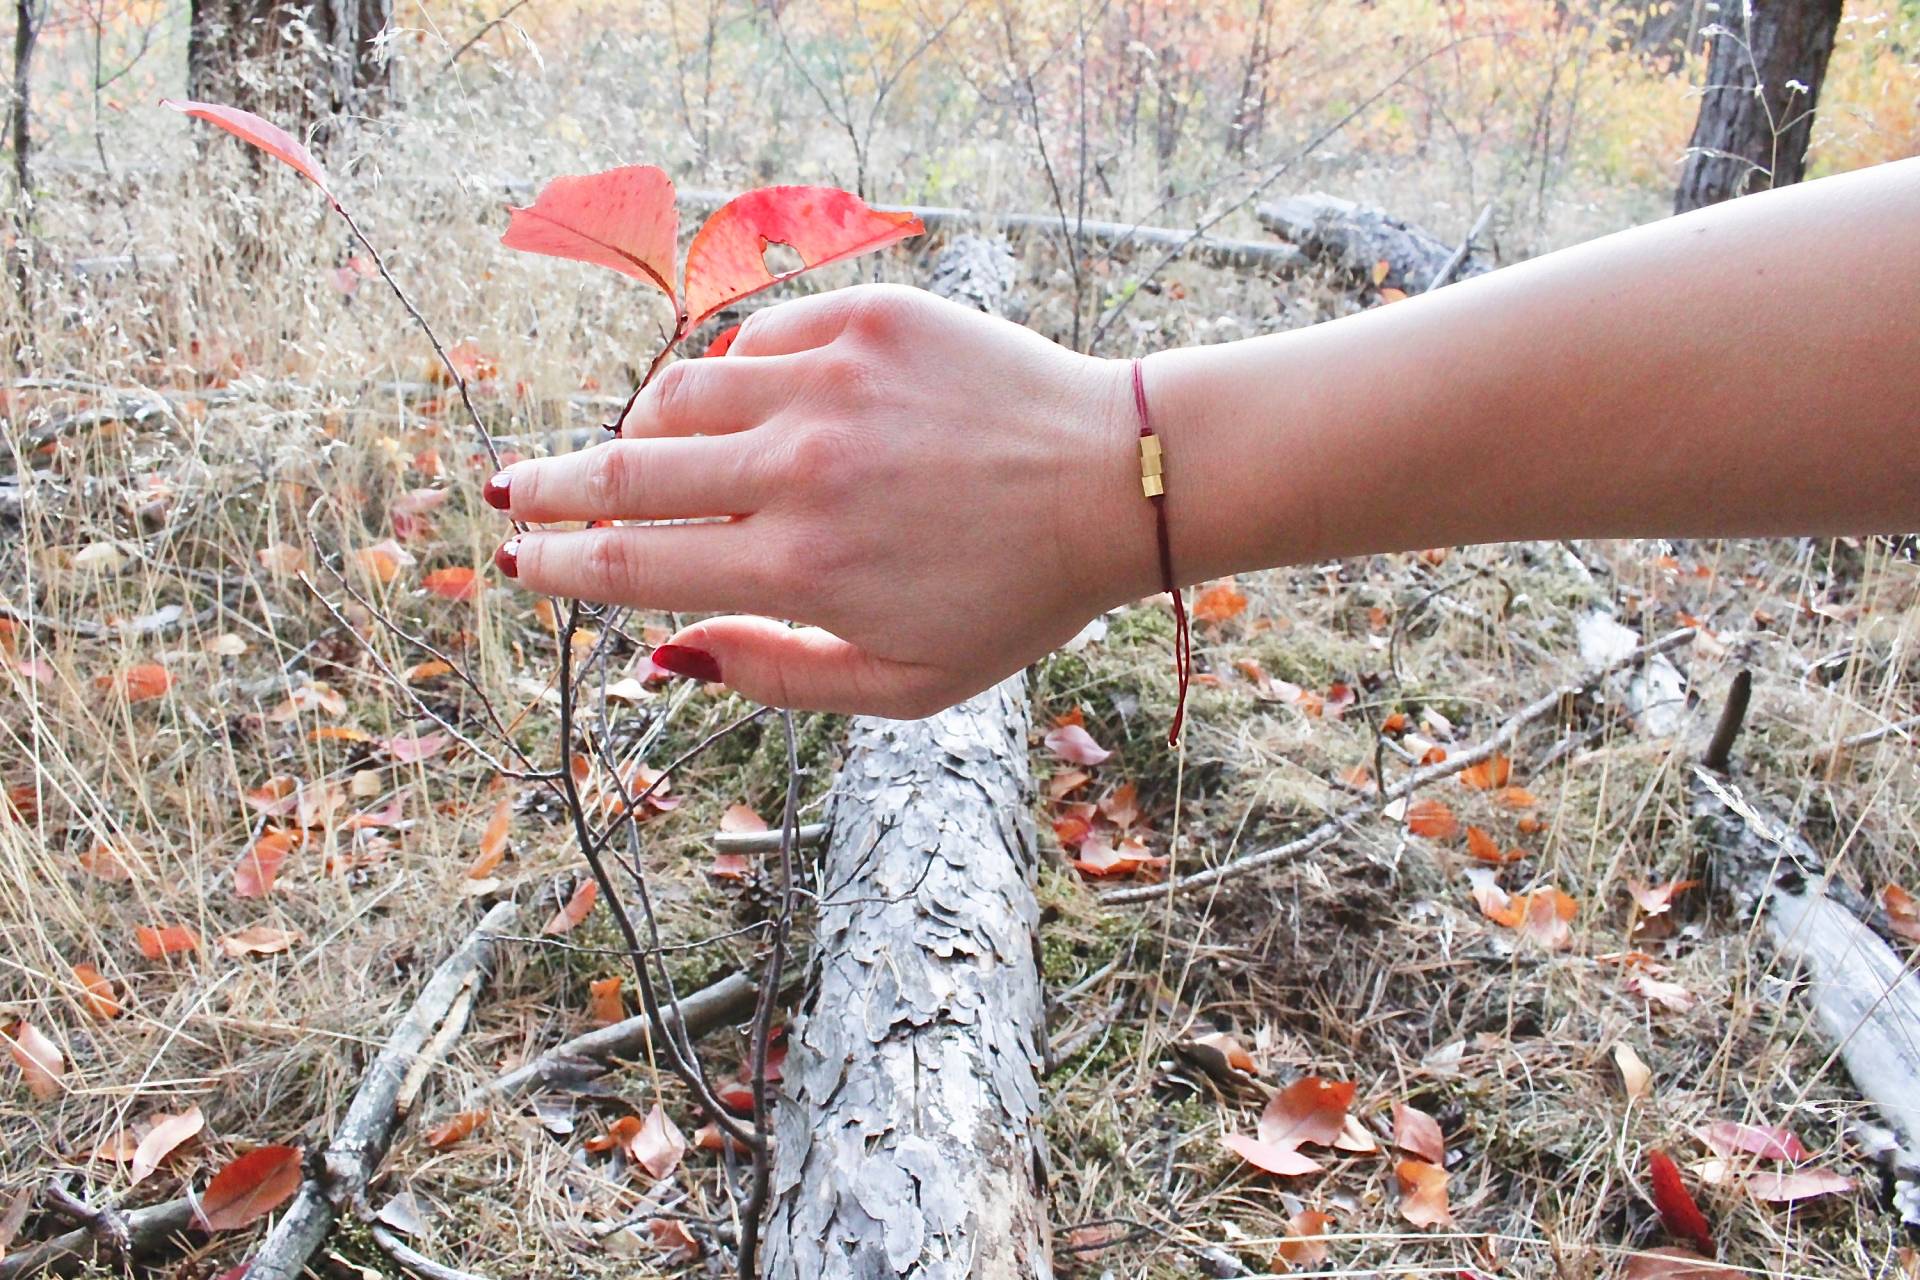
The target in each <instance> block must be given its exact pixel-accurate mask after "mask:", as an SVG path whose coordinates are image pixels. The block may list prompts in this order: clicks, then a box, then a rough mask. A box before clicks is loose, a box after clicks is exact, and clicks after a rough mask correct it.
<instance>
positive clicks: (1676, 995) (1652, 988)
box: [1626, 971, 1696, 1013]
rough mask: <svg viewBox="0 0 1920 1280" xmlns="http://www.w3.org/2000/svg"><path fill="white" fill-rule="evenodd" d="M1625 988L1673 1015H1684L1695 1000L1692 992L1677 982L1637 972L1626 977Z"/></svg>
mask: <svg viewBox="0 0 1920 1280" xmlns="http://www.w3.org/2000/svg"><path fill="white" fill-rule="evenodd" d="M1626 988H1627V990H1629V991H1631V992H1633V993H1634V994H1635V995H1637V996H1639V997H1641V998H1642V999H1644V1000H1645V1001H1646V1002H1647V1003H1648V1004H1657V1005H1659V1006H1660V1007H1661V1008H1663V1009H1667V1010H1669V1011H1671V1012H1673V1013H1685V1012H1686V1011H1687V1010H1689V1009H1691V1008H1693V1004H1694V1000H1695V999H1696V997H1695V996H1694V994H1693V992H1691V991H1689V990H1687V989H1686V988H1685V987H1683V986H1681V985H1680V984H1679V983H1677V982H1666V981H1663V980H1662V979H1659V978H1656V977H1654V976H1653V975H1652V974H1650V973H1641V972H1638V971H1636V972H1633V973H1629V974H1628V975H1627V976H1626Z"/></svg>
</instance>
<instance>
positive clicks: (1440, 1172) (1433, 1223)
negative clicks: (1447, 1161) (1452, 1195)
mask: <svg viewBox="0 0 1920 1280" xmlns="http://www.w3.org/2000/svg"><path fill="white" fill-rule="evenodd" d="M1393 1176H1394V1179H1395V1181H1397V1182H1398V1183H1399V1184H1400V1216H1401V1217H1403V1218H1405V1219H1406V1220H1407V1221H1408V1222H1411V1223H1412V1224H1413V1225H1414V1226H1416V1227H1451V1226H1452V1225H1453V1210H1452V1209H1451V1208H1450V1207H1449V1206H1448V1204H1447V1171H1446V1170H1445V1169H1442V1168H1441V1167H1440V1166H1439V1165H1437V1164H1430V1163H1428V1162H1427V1161H1425V1160H1402V1161H1401V1162H1400V1163H1399V1164H1397V1165H1395V1166H1394V1167H1393Z"/></svg>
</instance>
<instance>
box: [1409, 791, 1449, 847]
mask: <svg viewBox="0 0 1920 1280" xmlns="http://www.w3.org/2000/svg"><path fill="white" fill-rule="evenodd" d="M1407 831H1408V832H1409V833H1411V834H1413V835H1416V836H1424V837H1426V838H1427V839H1429V840H1451V839H1453V837H1455V836H1456V835H1459V834H1460V820H1459V819H1457V818H1455V817H1454V816H1453V810H1452V809H1449V808H1448V807H1447V804H1446V801H1444V800H1433V799H1427V800H1415V801H1414V802H1413V803H1412V804H1410V805H1408V806H1407Z"/></svg>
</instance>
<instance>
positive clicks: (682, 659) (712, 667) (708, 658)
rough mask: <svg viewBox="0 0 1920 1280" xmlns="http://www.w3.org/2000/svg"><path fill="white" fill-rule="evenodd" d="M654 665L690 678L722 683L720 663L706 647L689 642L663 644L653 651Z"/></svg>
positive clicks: (710, 682)
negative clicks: (695, 645) (698, 647)
mask: <svg viewBox="0 0 1920 1280" xmlns="http://www.w3.org/2000/svg"><path fill="white" fill-rule="evenodd" d="M653 665H654V666H656V667H659V668H660V669H661V670H663V671H671V672H673V674H675V675H677V676H685V677H686V678H687V679H689V680H700V681H704V682H705V683H707V684H719V683H720V664H719V662H718V661H716V660H715V659H714V656H713V655H712V654H710V653H708V652H707V651H706V650H705V649H696V648H694V647H693V646H692V645H689V644H663V645H661V646H660V647H659V648H658V649H655V650H654V651H653Z"/></svg>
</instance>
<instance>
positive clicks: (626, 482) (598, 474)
mask: <svg viewBox="0 0 1920 1280" xmlns="http://www.w3.org/2000/svg"><path fill="white" fill-rule="evenodd" d="M635 461H636V458H635V454H634V451H633V450H632V449H631V448H629V447H628V446H626V445H624V444H623V443H622V442H621V441H618V440H615V441H612V442H610V443H607V444H603V445H601V446H600V447H599V448H598V449H595V450H594V451H593V452H592V454H590V455H589V456H588V459H587V500H588V501H589V502H590V503H592V504H593V509H594V510H595V511H605V510H608V509H609V508H611V507H612V506H613V505H615V504H617V503H619V502H621V501H622V500H623V499H625V498H627V497H629V496H630V495H631V494H632V492H633V488H634V484H635V482H636V480H637V479H638V476H637V475H636V474H635V472H636V468H635V466H634V463H635Z"/></svg>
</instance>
